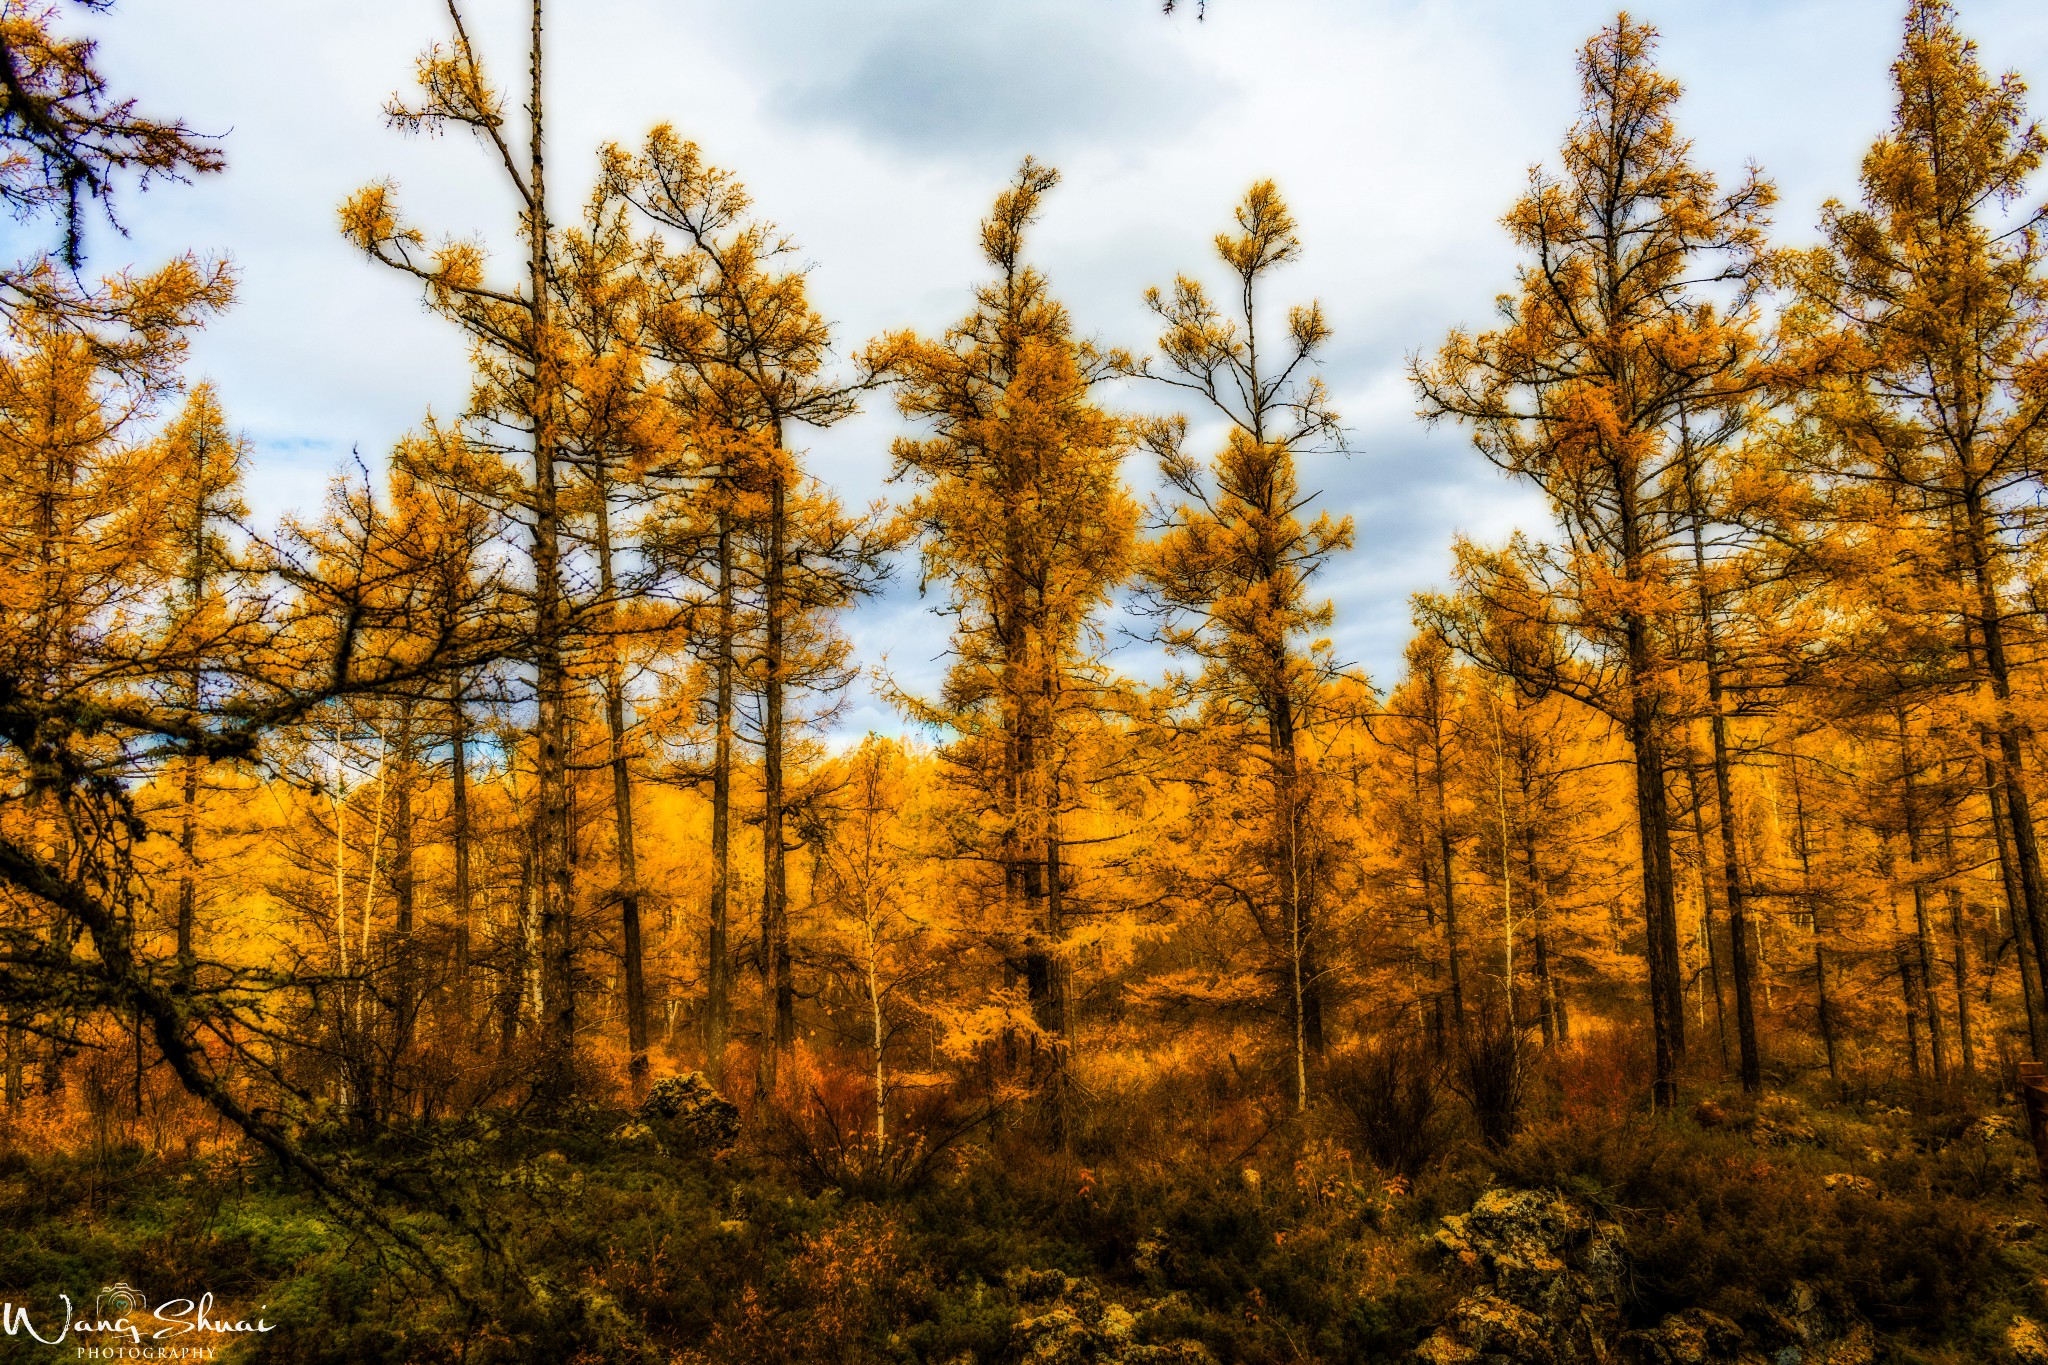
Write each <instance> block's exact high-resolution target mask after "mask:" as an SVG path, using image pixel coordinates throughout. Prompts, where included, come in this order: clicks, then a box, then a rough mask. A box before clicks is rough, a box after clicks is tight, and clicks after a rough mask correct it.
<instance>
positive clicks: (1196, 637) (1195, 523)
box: [1125, 180, 1352, 1108]
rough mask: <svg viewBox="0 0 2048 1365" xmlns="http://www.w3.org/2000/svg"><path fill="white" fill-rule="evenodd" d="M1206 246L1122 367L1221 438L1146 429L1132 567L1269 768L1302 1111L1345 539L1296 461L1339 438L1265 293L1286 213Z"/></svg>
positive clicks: (1261, 854) (1320, 980)
mask: <svg viewBox="0 0 2048 1365" xmlns="http://www.w3.org/2000/svg"><path fill="white" fill-rule="evenodd" d="M1216 251H1217V254H1218V255H1219V256H1220V257H1221V258H1222V260H1223V264H1224V266H1225V268H1226V270H1227V271H1228V280H1229V289H1228V293H1227V294H1226V295H1225V302H1224V303H1223V304H1221V305H1218V304H1217V303H1215V302H1212V301H1211V299H1210V296H1209V292H1208V290H1207V289H1206V288H1205V287H1204V286H1203V285H1202V284H1201V283H1200V282H1199V281H1198V280H1196V279H1194V278H1192V277H1190V276H1186V275H1183V276H1180V277H1178V278H1177V279H1176V280H1175V281H1174V284H1173V288H1172V289H1171V290H1170V291H1162V290H1159V289H1153V290H1151V291H1149V292H1148V293H1147V294H1146V296H1145V297H1146V303H1147V304H1148V305H1149V306H1150V307H1151V309H1152V311H1153V313H1154V314H1156V315H1157V317H1158V318H1159V321H1160V324H1161V329H1162V330H1161V332H1160V336H1159V350H1158V355H1157V356H1156V357H1152V358H1147V359H1143V360H1140V361H1137V362H1135V363H1128V364H1126V366H1125V368H1126V370H1127V372H1129V373H1131V374H1134V375H1138V376H1141V377H1144V378H1148V379H1153V380H1157V381H1160V382H1162V383H1164V384H1167V385H1169V386H1171V387H1173V388H1174V389H1176V390H1177V391H1180V392H1184V393H1189V394H1192V395H1194V396H1195V397H1196V398H1197V399H1198V400H1199V401H1200V402H1201V403H1202V404H1203V405H1204V416H1205V417H1209V418H1216V419H1220V420H1221V421H1222V423H1223V426H1224V429H1225V436H1224V443H1223V448H1222V449H1221V450H1220V451H1218V452H1217V453H1216V455H1215V456H1214V457H1213V458H1212V459H1211V460H1209V461H1208V462H1206V463H1205V462H1203V461H1202V460H1201V459H1199V458H1198V457H1196V456H1194V455H1192V454H1190V453H1189V452H1188V450H1187V449H1186V444H1185V441H1186V435H1187V430H1188V428H1187V423H1186V422H1185V420H1183V419H1176V420H1170V421H1165V422H1159V423H1155V424H1153V425H1152V426H1151V427H1150V428H1149V431H1148V434H1147V443H1148V445H1149V446H1150V447H1151V448H1152V450H1153V452H1154V453H1155V454H1156V455H1157V456H1158V458H1159V468H1160V473H1161V475H1162V476H1163V477H1164V479H1165V481H1166V484H1167V488H1168V493H1167V498H1168V499H1169V501H1170V505H1167V506H1165V507H1163V508H1162V509H1161V510H1162V512H1163V515H1164V518H1165V522H1166V530H1165V532H1164V533H1163V534H1162V535H1161V536H1160V537H1159V538H1158V539H1157V540H1155V541H1153V542H1152V543H1150V544H1149V545H1148V546H1147V547H1146V551H1145V555H1144V559H1143V562H1142V565H1141V574H1142V577H1143V580H1144V584H1145V587H1146V591H1147V593H1148V595H1149V598H1150V601H1151V603H1152V604H1153V606H1154V608H1155V609H1156V619H1157V620H1158V621H1159V626H1160V628H1159V639H1160V641H1161V642H1162V643H1163V644H1164V645H1165V646H1166V648H1167V650H1168V651H1169V652H1170V653H1172V654H1174V655H1176V656H1180V657H1184V658H1188V659H1191V660H1193V661H1194V662H1195V663H1196V664H1197V666H1198V667H1197V669H1196V670H1195V671H1193V672H1192V673H1191V674H1189V675H1188V676H1187V677H1186V679H1185V682H1186V696H1185V700H1186V702H1187V703H1189V704H1191V705H1192V706H1193V707H1194V708H1195V709H1196V710H1197V712H1198V713H1199V715H1200V717H1201V722H1202V723H1203V724H1204V725H1207V726H1210V727H1213V728H1214V729H1215V730H1216V732H1217V733H1219V734H1222V735H1227V737H1228V741H1227V742H1230V743H1233V744H1237V745H1241V746H1245V748H1246V750H1247V751H1248V752H1250V753H1252V754H1254V755H1256V762H1257V763H1258V765H1259V766H1260V767H1262V768H1263V770H1264V771H1263V773H1262V774H1261V776H1262V778H1263V781H1264V783H1265V785H1266V790H1267V797H1268V799H1267V802H1266V811H1265V815H1264V819H1263V821H1262V824H1263V828H1262V829H1260V830H1259V831H1258V832H1257V833H1256V834H1255V836H1254V842H1255V844H1256V845H1257V846H1258V847H1257V853H1256V858H1257V863H1258V868H1259V873H1260V876H1261V877H1262V879H1263V881H1264V883H1265V885H1264V887H1263V889H1262V890H1260V891H1259V892H1258V893H1257V894H1256V895H1255V897H1254V901H1255V903H1256V905H1257V911H1256V915H1257V918H1258V919H1259V922H1260V929H1261V932H1262V933H1263V934H1264V936H1265V938H1266V939H1267V941H1268V942H1269V943H1270V944H1271V945H1272V946H1273V947H1274V948H1275V949H1277V951H1278V954H1279V957H1280V960H1281V963H1282V981H1281V983H1280V985H1281V989H1280V996H1281V1000H1282V1003H1283V1005H1284V1015H1285V1018H1286V1019H1287V1021H1288V1024H1287V1026H1288V1030H1289V1033H1290V1035H1291V1038H1290V1043H1289V1050H1290V1053H1291V1055H1292V1062H1291V1067H1290V1069H1291V1072H1292V1080H1293V1090H1294V1099H1295V1103H1296V1105H1297V1107H1300V1108H1306V1106H1307V1104H1308V1077H1309V1063H1310V1059H1311V1058H1313V1057H1315V1056H1319V1055H1320V1054H1321V1053H1322V1050H1323V1042H1324V1020H1323V1016H1324V1013H1325V1005H1324V994H1325V977H1324V963H1325V956H1326V945H1324V944H1323V943H1322V942H1321V941H1320V934H1319V928H1318V919H1317V917H1318V897H1319V896H1320V895H1321V894H1322V888H1320V887H1319V886H1318V885H1317V880H1318V867H1319V864H1320V862H1321V855H1320V853H1319V851H1318V848H1317V833H1316V826H1317V822H1316V821H1315V820H1314V819H1312V818H1311V817H1310V815H1309V811H1310V808H1311V806H1312V804H1313V802H1314V799H1315V793H1314V788H1315V785H1316V778H1315V775H1314V773H1313V772H1312V771H1311V770H1310V765H1309V764H1308V763H1307V762H1306V746H1305V736H1306V734H1307V732H1308V730H1309V728H1310V727H1311V726H1312V725H1313V724H1314V723H1315V722H1316V720H1317V719H1318V714H1319V711H1321V710H1323V709H1325V708H1324V703H1325V702H1326V701H1327V700H1328V698H1329V695H1330V692H1329V684H1330V683H1331V681H1332V680H1333V678H1334V677H1335V676H1336V674H1337V672H1338V670H1337V666H1336V664H1335V663H1334V660H1333V656H1332V655H1331V653H1330V647H1329V644H1328V642H1327V641H1326V640H1324V639H1322V638H1321V633H1322V632H1323V631H1325V630H1327V629H1328V628H1329V626H1330V624H1331V622H1332V620H1333V619H1334V618H1333V611H1332V608H1331V606H1330V603H1329V602H1328V601H1327V600H1323V599H1320V598H1318V597H1316V595H1315V593H1314V591H1313V589H1312V587H1311V583H1312V580H1313V579H1314V578H1315V575H1316V574H1317V573H1318V572H1319V571H1320V570H1321V569H1322V567H1323V566H1324V565H1325V564H1326V563H1327V562H1328V560H1329V558H1330V556H1332V555H1333V554H1335V553H1337V552H1338V551H1340V550H1344V549H1347V548H1349V547H1350V545H1351V538H1352V525H1351V519H1350V518H1349V517H1343V518H1336V517H1332V516H1330V515H1329V514H1328V513H1317V514H1316V515H1314V516H1313V517H1311V516H1310V515H1309V512H1310V507H1311V504H1312V503H1313V502H1314V501H1315V499H1316V496H1317V493H1316V491H1315V490H1314V489H1313V488H1312V487H1304V486H1303V483H1302V480H1301V477H1300V470H1299V468H1298V465H1299V461H1300V458H1301V457H1302V456H1303V455H1307V454H1314V453H1319V452H1328V451H1331V450H1335V449H1340V448H1341V446H1342V433H1341V430H1340V428H1339V426H1338V420H1337V414H1336V412H1335V411H1334V410H1333V409H1332V408H1331V406H1330V403H1329V401H1328V394H1327V392H1326V390H1325V389H1324V387H1323V383H1322V380H1321V378H1320V377H1318V376H1317V375H1316V373H1315V370H1314V366H1315V363H1316V358H1317V356H1318V354H1319V352H1320V351H1321V349H1322V347H1323V345H1324V344H1325V343H1326V342H1327V341H1328V340H1329V336H1330V329H1329V326H1328V324H1327V323H1326V322H1325V321H1324V318H1323V312H1322V307H1321V305H1320V304H1318V303H1313V302H1311V303H1307V304H1298V305H1295V306H1294V307H1292V308H1290V309H1288V311H1287V312H1286V314H1285V316H1284V318H1276V317H1275V315H1274V309H1273V308H1272V306H1271V305H1270V304H1269V303H1268V302H1267V300H1266V297H1265V289H1266V287H1267V285H1268V283H1269V281H1270V277H1271V276H1272V274H1273V272H1274V271H1276V270H1279V269H1281V268H1283V267H1285V266H1286V265H1288V264H1290V263H1291V262H1293V261H1295V260H1297V259H1299V257H1300V255H1301V240H1300V238H1299V237H1298V236H1297V235H1296V232H1295V224H1294V217H1293V215H1292V214H1291V213H1290V212H1289V211H1288V209H1287V205H1286V203H1285V201H1283V200H1282V199H1281V197H1280V192H1279V190H1278V189H1277V188H1276V187H1275V186H1274V184H1273V183H1272V182H1271V181H1268V180H1262V181H1260V182H1258V183H1257V184H1255V185H1253V186H1252V187H1251V189H1250V190H1249V191H1248V192H1247V193H1246V194H1245V197H1244V200H1243V202H1242V203H1240V204H1239V205H1238V207H1237V210H1236V230H1235V231H1231V232H1222V233H1218V234H1217V236H1216ZM1175 499H1177V500H1178V501H1171V500H1175Z"/></svg>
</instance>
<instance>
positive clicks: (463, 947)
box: [448, 672, 475, 1047]
mask: <svg viewBox="0 0 2048 1365" xmlns="http://www.w3.org/2000/svg"><path fill="white" fill-rule="evenodd" d="M448 716H449V725H448V786H449V797H448V803H449V817H450V823H451V825H452V826H453V828H452V830H451V831H450V838H449V844H450V849H449V857H450V859H451V861H452V862H453V863H454V888H453V890H454V901H455V905H454V910H455V943H454V949H455V962H454V976H455V983H454V984H455V993H454V998H455V1026H456V1030H457V1036H458V1037H459V1038H460V1039H461V1040H462V1045H463V1046H464V1047H468V1046H469V1045H470V1042H471V1038H470V1030H471V1028H472V1026H473V1024H474V1022H475V1015H474V1009H475V1004H474V996H473V990H474V982H473V980H472V972H473V968H472V965H471V962H470V956H471V949H470V934H471V931H472V920H473V918H474V915H475V892H474V890H473V889H472V887H471V885H470V842H471V838H472V833H471V829H470V815H469V707H468V703H467V701H466V699H465V698H464V696H463V677H462V674H461V673H459V672H458V673H456V674H455V675H454V676H453V677H452V678H451V679H450V680H449V683H448Z"/></svg>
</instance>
